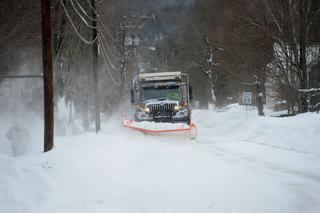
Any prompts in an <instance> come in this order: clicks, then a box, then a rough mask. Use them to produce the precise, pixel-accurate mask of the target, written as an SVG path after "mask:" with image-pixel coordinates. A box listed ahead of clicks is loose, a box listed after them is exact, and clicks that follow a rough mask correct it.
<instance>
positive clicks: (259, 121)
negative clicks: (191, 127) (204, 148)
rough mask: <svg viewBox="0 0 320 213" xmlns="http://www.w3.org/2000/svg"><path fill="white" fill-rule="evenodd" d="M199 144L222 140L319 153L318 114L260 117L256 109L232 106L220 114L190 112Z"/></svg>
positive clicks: (319, 124) (213, 112)
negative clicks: (195, 126) (247, 109)
mask: <svg viewBox="0 0 320 213" xmlns="http://www.w3.org/2000/svg"><path fill="white" fill-rule="evenodd" d="M193 119H194V121H195V123H197V124H198V135H199V137H200V138H199V140H200V141H208V140H210V139H215V140H219V139H221V140H225V138H226V137H227V138H229V139H234V140H242V141H247V142H254V143H259V144H264V145H269V146H274V147H279V148H283V149H296V150H299V151H305V152H311V153H315V154H320V114H316V113H305V114H300V115H297V116H293V117H270V116H268V115H267V116H265V117H260V116H258V115H257V110H256V109H253V108H249V111H248V119H247V120H246V107H245V106H240V105H238V104H233V105H230V106H228V107H226V108H225V109H223V110H220V112H217V111H205V110H204V111H202V110H194V112H193Z"/></svg>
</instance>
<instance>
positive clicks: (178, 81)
mask: <svg viewBox="0 0 320 213" xmlns="http://www.w3.org/2000/svg"><path fill="white" fill-rule="evenodd" d="M130 95H131V104H132V106H133V109H134V118H133V119H132V120H125V119H123V126H125V127H128V128H131V129H135V130H139V131H141V132H143V133H148V134H157V135H165V136H169V135H170V136H173V135H174V136H178V137H181V136H183V137H188V138H191V139H194V138H195V137H196V126H195V124H194V123H193V122H192V120H191V103H192V87H191V85H190V81H189V77H188V75H187V74H184V73H181V72H155V73H140V74H139V75H137V76H135V77H134V78H133V80H132V87H131V90H130Z"/></svg>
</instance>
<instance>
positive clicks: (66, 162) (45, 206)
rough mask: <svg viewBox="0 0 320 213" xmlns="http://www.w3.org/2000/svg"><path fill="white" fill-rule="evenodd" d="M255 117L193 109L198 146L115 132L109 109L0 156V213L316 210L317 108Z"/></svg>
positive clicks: (234, 109)
mask: <svg viewBox="0 0 320 213" xmlns="http://www.w3.org/2000/svg"><path fill="white" fill-rule="evenodd" d="M256 114H257V112H256V111H253V110H250V111H249V113H248V120H246V119H245V108H243V107H242V106H238V105H232V106H229V107H228V108H226V109H224V110H223V111H221V112H216V111H201V110H199V111H194V114H193V119H194V121H195V123H196V124H197V126H198V138H197V141H196V142H195V143H193V142H191V141H190V140H175V139H174V140H173V139H166V138H159V137H151V136H147V135H143V134H141V133H139V132H135V131H132V130H129V129H121V128H120V126H121V124H120V121H119V118H118V115H115V116H114V117H112V118H111V119H110V120H109V121H108V122H107V123H104V124H103V125H102V129H103V131H102V132H100V133H99V134H94V133H88V134H83V135H77V136H64V137H56V144H55V147H54V149H53V150H52V151H50V152H47V153H44V154H38V155H28V156H21V157H17V158H12V157H8V156H6V155H1V154H0V212H1V213H14V212H23V213H43V212H46V213H55V212H68V213H87V212H92V213H100V212H101V213H105V212H112V213H127V212H139V213H140V212H141V213H143V212H144V213H162V212H168V213H180V212H181V213H194V212H201V213H211V212H221V213H247V212H259V213H269V212H273V213H283V212H294V213H300V212H308V213H309V212H313V213H316V212H319V210H320V198H319V193H320V171H319V170H318V169H317V168H318V165H319V163H320V157H319V153H320V150H319V146H318V143H319V142H318V138H319V126H320V123H319V122H320V121H319V120H320V119H319V118H320V117H319V115H317V114H310V113H307V114H303V115H299V116H295V117H288V118H272V117H267V116H266V117H258V116H257V115H256ZM261 145H262V146H261ZM273 146H276V149H274V148H273ZM270 147H271V148H270ZM278 147H280V149H278ZM292 149H299V150H303V151H304V152H303V153H300V152H296V150H292ZM309 153H312V155H311V154H309ZM314 154H316V155H318V157H317V156H314Z"/></svg>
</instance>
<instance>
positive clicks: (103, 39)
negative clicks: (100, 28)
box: [99, 34, 119, 71]
mask: <svg viewBox="0 0 320 213" xmlns="http://www.w3.org/2000/svg"><path fill="white" fill-rule="evenodd" d="M99 37H100V40H101V42H99V43H100V44H101V46H102V47H103V51H104V52H105V54H106V56H107V58H108V61H109V63H110V64H111V66H112V68H113V69H115V70H117V71H119V69H118V68H117V67H116V66H115V65H114V64H113V63H112V60H111V59H110V57H109V55H108V53H107V48H109V47H108V43H107V41H106V40H105V38H104V37H103V36H101V34H100V35H99ZM101 38H102V39H101ZM103 41H104V42H105V43H106V46H107V48H106V46H105V45H104V42H103ZM108 50H109V52H110V53H111V55H112V52H111V50H110V49H108ZM112 56H113V57H114V59H118V58H117V57H116V56H114V55H112Z"/></svg>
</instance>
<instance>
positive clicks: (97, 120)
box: [91, 0, 101, 133]
mask: <svg viewBox="0 0 320 213" xmlns="http://www.w3.org/2000/svg"><path fill="white" fill-rule="evenodd" d="M91 5H92V18H93V20H92V26H93V29H92V38H93V39H94V38H96V37H97V36H98V30H97V14H96V12H95V10H96V2H95V0H91ZM92 60H93V61H92V69H93V72H92V73H93V92H94V116H95V127H96V133H98V132H99V131H100V130H101V126H100V100H99V92H98V86H99V85H98V70H97V60H98V42H97V40H96V41H95V42H94V43H93V45H92Z"/></svg>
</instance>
